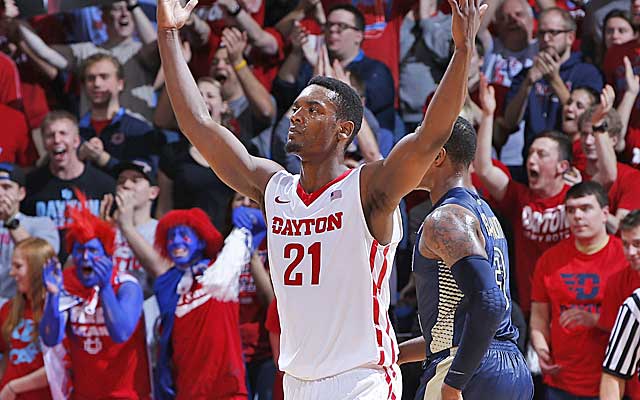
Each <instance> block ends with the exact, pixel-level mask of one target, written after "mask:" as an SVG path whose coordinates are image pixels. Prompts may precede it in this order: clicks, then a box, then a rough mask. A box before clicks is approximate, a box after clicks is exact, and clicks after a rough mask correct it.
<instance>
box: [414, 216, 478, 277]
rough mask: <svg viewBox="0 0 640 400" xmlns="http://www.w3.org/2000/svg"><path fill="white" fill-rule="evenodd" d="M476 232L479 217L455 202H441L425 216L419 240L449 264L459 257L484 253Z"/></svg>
mask: <svg viewBox="0 0 640 400" xmlns="http://www.w3.org/2000/svg"><path fill="white" fill-rule="evenodd" d="M478 232H480V226H479V221H478V219H477V218H476V216H475V215H474V214H473V213H472V212H471V211H469V210H467V209H466V208H463V207H460V206H457V205H445V206H442V207H438V208H437V209H435V210H434V211H433V212H432V213H431V214H429V216H428V217H427V218H426V219H425V222H424V228H423V230H422V238H421V240H424V244H425V245H426V247H427V248H428V249H429V251H431V252H432V253H434V254H435V255H437V256H438V257H440V258H441V259H442V260H443V261H444V262H445V264H447V265H449V266H452V265H453V264H454V263H455V262H456V261H458V260H460V259H461V258H463V257H467V256H472V255H479V256H485V257H486V251H485V249H484V240H483V239H481V238H480V237H479V236H478Z"/></svg>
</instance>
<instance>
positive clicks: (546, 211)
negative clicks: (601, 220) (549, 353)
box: [497, 180, 571, 314]
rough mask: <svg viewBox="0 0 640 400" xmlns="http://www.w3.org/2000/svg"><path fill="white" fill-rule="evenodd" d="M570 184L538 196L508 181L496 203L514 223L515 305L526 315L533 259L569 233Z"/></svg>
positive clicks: (529, 297) (521, 185) (502, 212)
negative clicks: (567, 205) (549, 194)
mask: <svg viewBox="0 0 640 400" xmlns="http://www.w3.org/2000/svg"><path fill="white" fill-rule="evenodd" d="M569 187H570V186H569V185H565V186H564V187H563V188H562V190H561V191H560V193H558V194H557V195H555V196H552V197H548V198H540V197H537V196H536V195H534V194H533V192H532V191H531V189H529V187H527V186H525V185H523V184H521V183H518V182H516V181H514V180H510V181H509V185H508V186H507V192H506V193H505V195H504V198H503V199H502V201H500V202H499V204H497V208H498V210H499V211H500V213H501V214H502V215H504V216H505V217H506V218H508V219H509V221H511V222H512V223H513V233H514V242H515V250H516V251H515V254H516V260H515V267H516V268H515V272H516V273H515V275H516V286H517V288H518V304H519V305H520V307H522V311H524V313H525V314H529V310H530V307H531V278H532V276H533V270H534V268H535V266H536V261H538V258H539V257H540V256H541V255H542V253H544V251H545V250H547V249H548V248H550V247H552V246H553V245H555V244H556V243H558V242H560V241H561V240H563V239H566V238H568V237H569V236H570V234H571V232H570V231H569V223H568V222H567V219H566V218H565V213H564V197H565V195H566V194H567V191H568V190H569Z"/></svg>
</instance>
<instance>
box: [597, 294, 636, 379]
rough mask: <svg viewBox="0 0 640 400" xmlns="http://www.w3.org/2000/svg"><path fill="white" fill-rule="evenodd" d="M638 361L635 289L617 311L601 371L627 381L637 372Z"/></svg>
mask: <svg viewBox="0 0 640 400" xmlns="http://www.w3.org/2000/svg"><path fill="white" fill-rule="evenodd" d="M639 359H640V289H636V290H635V291H634V292H633V294H632V295H631V296H629V297H628V298H627V299H626V300H625V301H624V303H622V306H620V310H618V316H617V318H616V322H615V325H614V326H613V330H612V331H611V336H610V337H609V344H608V345H607V351H606V353H605V357H604V362H603V363H602V369H603V370H604V372H606V373H609V374H611V375H615V376H619V377H621V378H624V379H629V378H631V377H633V375H634V374H635V373H636V372H637V371H638V360H639Z"/></svg>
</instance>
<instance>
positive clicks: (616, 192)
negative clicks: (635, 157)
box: [578, 106, 640, 233]
mask: <svg viewBox="0 0 640 400" xmlns="http://www.w3.org/2000/svg"><path fill="white" fill-rule="evenodd" d="M578 126H579V128H580V142H581V144H582V149H583V151H584V154H585V157H586V159H587V164H586V167H585V169H584V170H583V171H580V172H581V174H582V179H583V180H594V181H596V182H598V183H600V184H601V185H602V186H604V188H605V189H607V190H608V193H609V218H608V220H607V229H608V230H609V232H611V233H615V232H617V231H618V225H619V224H620V220H621V219H622V218H624V216H625V215H627V214H628V213H629V211H630V210H633V209H636V208H640V172H639V171H638V170H636V169H634V168H631V167H629V166H628V165H626V164H622V163H620V162H617V161H616V154H615V146H616V143H617V142H618V140H620V135H621V133H622V122H621V120H620V115H619V114H618V112H617V111H616V110H615V109H610V110H608V111H607V110H605V109H603V108H602V107H601V106H595V107H591V108H589V109H588V110H587V111H585V112H584V114H582V115H581V116H580V119H579V120H578Z"/></svg>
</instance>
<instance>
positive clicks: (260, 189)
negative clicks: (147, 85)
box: [157, 0, 282, 202]
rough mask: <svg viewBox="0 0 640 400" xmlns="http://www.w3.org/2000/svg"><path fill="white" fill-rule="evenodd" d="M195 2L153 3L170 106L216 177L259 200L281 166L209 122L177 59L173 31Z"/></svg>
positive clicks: (165, 0) (167, 0)
mask: <svg viewBox="0 0 640 400" xmlns="http://www.w3.org/2000/svg"><path fill="white" fill-rule="evenodd" d="M196 4H197V0H190V1H189V3H187V5H186V6H185V7H184V8H183V7H182V6H181V5H180V3H179V1H178V0H160V1H158V18H157V19H158V46H159V48H160V56H161V58H162V68H163V70H164V74H165V79H166V86H167V91H168V93H169V98H170V100H171V105H172V107H173V109H174V111H175V114H176V118H177V120H178V125H179V126H180V130H181V131H182V132H183V133H184V134H185V135H186V136H187V138H188V139H189V141H191V143H193V145H194V146H196V148H197V149H198V151H200V153H201V154H202V155H203V156H204V158H205V159H206V160H207V162H208V163H209V165H210V166H211V168H212V169H213V171H214V172H215V173H216V175H218V176H219V177H220V179H222V181H223V182H225V183H226V184H227V185H228V186H230V187H231V188H233V189H234V190H236V191H237V192H240V193H242V194H244V195H246V196H249V197H250V198H252V199H254V200H256V201H258V202H262V195H263V193H264V190H265V187H266V185H267V182H268V180H269V178H271V176H272V175H273V174H274V173H276V172H277V171H278V170H280V169H282V167H281V166H279V165H278V164H276V163H274V162H272V161H270V160H266V159H261V158H257V157H253V156H251V155H250V154H249V152H248V151H247V149H246V148H245V147H244V146H243V145H242V143H241V142H240V141H239V140H238V138H236V136H235V135H234V134H233V133H231V132H230V131H229V130H228V129H226V128H225V127H223V126H222V125H220V124H218V123H216V122H215V121H213V120H212V119H211V116H210V115H209V112H208V111H207V108H206V105H205V103H204V100H203V99H202V96H201V95H200V92H199V91H198V87H197V86H196V83H195V81H194V79H193V76H192V75H191V72H190V71H189V67H188V66H187V63H186V62H185V60H184V57H183V56H182V50H181V47H180V46H181V45H180V37H179V33H178V30H179V29H180V28H181V27H182V26H183V25H184V23H185V22H186V20H187V18H188V16H189V13H190V12H191V11H192V10H193V8H194V7H195V6H196Z"/></svg>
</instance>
